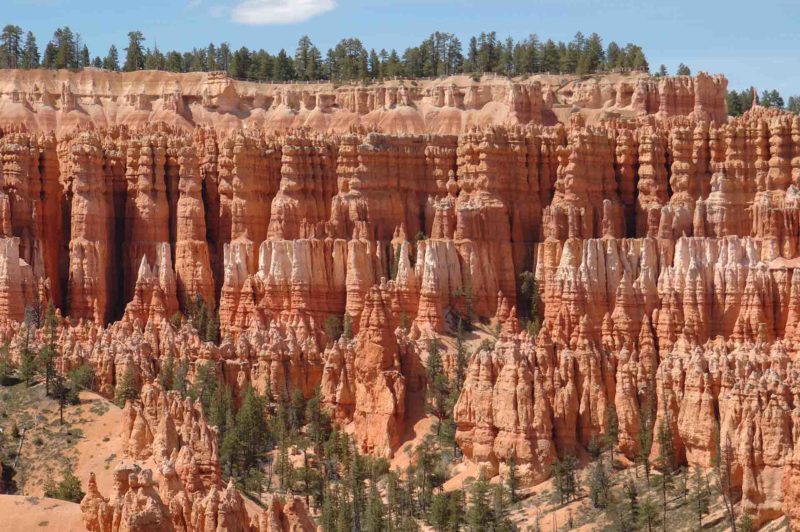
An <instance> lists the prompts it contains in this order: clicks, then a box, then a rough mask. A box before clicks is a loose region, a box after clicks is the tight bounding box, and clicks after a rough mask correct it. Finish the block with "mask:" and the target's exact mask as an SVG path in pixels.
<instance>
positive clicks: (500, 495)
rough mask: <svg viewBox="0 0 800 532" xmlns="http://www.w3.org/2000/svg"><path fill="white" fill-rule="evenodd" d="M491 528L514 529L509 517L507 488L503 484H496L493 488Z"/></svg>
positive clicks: (502, 530) (507, 531) (496, 529)
mask: <svg viewBox="0 0 800 532" xmlns="http://www.w3.org/2000/svg"><path fill="white" fill-rule="evenodd" d="M491 529H492V530H494V531H495V532H511V531H512V530H514V527H513V525H512V524H511V521H510V520H509V518H508V497H506V490H505V488H504V487H503V486H502V485H497V486H494V488H493V489H492V514H491Z"/></svg>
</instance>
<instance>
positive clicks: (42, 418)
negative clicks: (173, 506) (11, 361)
mask: <svg viewBox="0 0 800 532" xmlns="http://www.w3.org/2000/svg"><path fill="white" fill-rule="evenodd" d="M2 392H4V393H6V394H8V395H7V396H8V398H9V404H10V405H13V406H14V408H11V409H9V410H8V414H9V417H8V418H7V419H5V420H4V421H5V423H3V424H2V425H3V426H4V427H5V428H6V429H7V430H10V427H11V425H12V424H13V423H14V422H16V423H17V425H18V426H19V427H20V428H25V429H26V432H25V439H24V442H23V446H22V452H21V454H20V458H19V462H18V467H17V476H16V480H17V483H18V488H19V494H20V495H30V496H34V497H41V496H42V495H44V487H45V484H46V482H47V481H48V479H52V480H53V481H55V482H58V480H59V479H60V478H61V474H62V470H63V468H64V466H65V465H66V464H67V463H68V464H70V467H71V468H72V471H73V473H74V474H75V475H76V476H77V477H78V478H79V479H80V481H81V483H82V484H83V485H84V488H85V485H86V482H87V481H88V479H89V473H90V472H92V471H93V472H94V473H95V474H96V475H97V484H98V486H99V487H100V489H101V491H103V492H108V491H109V490H110V488H111V485H112V482H111V478H112V472H113V469H114V466H115V465H116V464H117V463H118V462H119V460H120V454H121V453H120V443H119V433H120V428H121V426H122V410H121V409H120V408H118V407H117V406H116V405H114V404H113V403H111V402H109V401H108V400H106V399H104V398H103V397H101V396H99V395H97V394H95V393H90V392H82V393H81V402H80V404H78V405H69V406H67V407H66V408H65V409H64V424H63V425H62V424H61V423H60V422H59V413H58V404H57V403H56V401H54V400H53V399H51V398H48V397H45V395H44V385H43V384H37V385H36V386H33V387H31V388H26V387H24V385H17V386H14V387H10V388H5V389H3V390H2ZM10 445H12V446H13V447H14V450H16V445H17V442H16V441H14V442H11V443H10Z"/></svg>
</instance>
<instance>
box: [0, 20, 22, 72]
mask: <svg viewBox="0 0 800 532" xmlns="http://www.w3.org/2000/svg"><path fill="white" fill-rule="evenodd" d="M21 62H22V28H20V27H19V26H15V25H14V24H7V25H6V26H5V27H3V30H2V32H0V67H2V68H19V66H20V63H21Z"/></svg>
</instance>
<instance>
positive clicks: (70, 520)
mask: <svg viewBox="0 0 800 532" xmlns="http://www.w3.org/2000/svg"><path fill="white" fill-rule="evenodd" d="M83 530H86V528H84V526H83V521H82V520H81V508H80V506H79V505H77V504H75V503H72V502H66V501H59V500H56V499H44V498H37V497H25V496H23V495H0V532H37V531H41V532H49V531H53V532H73V531H83Z"/></svg>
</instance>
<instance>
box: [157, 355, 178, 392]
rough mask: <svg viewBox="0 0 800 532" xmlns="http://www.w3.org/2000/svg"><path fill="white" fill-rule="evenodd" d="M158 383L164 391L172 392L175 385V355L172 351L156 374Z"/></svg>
mask: <svg viewBox="0 0 800 532" xmlns="http://www.w3.org/2000/svg"><path fill="white" fill-rule="evenodd" d="M158 382H159V384H161V389H162V390H164V391H169V390H172V389H173V386H174V385H175V355H174V353H173V352H172V350H170V352H169V354H168V355H167V360H166V361H165V362H164V365H163V366H162V368H161V370H160V371H159V372H158Z"/></svg>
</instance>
